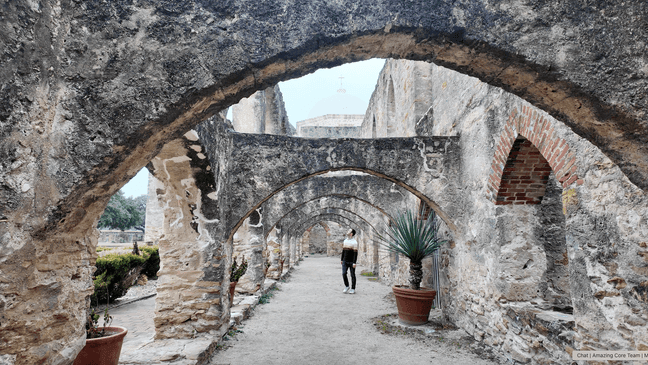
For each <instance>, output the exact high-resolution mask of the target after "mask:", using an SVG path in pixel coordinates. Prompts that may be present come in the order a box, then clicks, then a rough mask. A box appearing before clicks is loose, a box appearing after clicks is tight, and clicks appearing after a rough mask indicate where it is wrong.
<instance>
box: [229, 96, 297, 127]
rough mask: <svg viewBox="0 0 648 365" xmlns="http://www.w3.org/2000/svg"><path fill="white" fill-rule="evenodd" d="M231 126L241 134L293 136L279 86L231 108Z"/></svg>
mask: <svg viewBox="0 0 648 365" xmlns="http://www.w3.org/2000/svg"><path fill="white" fill-rule="evenodd" d="M232 125H233V126H234V130H235V131H237V132H241V133H257V134H259V133H260V134H263V133H265V134H277V135H284V136H285V135H288V136H290V135H293V134H294V132H295V129H294V127H293V126H292V125H291V124H290V123H289V122H288V115H287V114H286V108H285V105H284V101H283V95H282V94H281V90H279V85H275V86H274V87H269V88H267V89H264V90H260V91H257V92H256V93H254V94H252V95H251V96H250V97H247V98H243V99H241V101H239V102H238V104H235V105H234V106H232Z"/></svg>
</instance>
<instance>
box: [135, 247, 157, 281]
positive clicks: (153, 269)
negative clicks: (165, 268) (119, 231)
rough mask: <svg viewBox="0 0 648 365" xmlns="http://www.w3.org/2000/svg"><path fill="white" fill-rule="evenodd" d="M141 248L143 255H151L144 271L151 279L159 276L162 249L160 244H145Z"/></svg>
mask: <svg viewBox="0 0 648 365" xmlns="http://www.w3.org/2000/svg"><path fill="white" fill-rule="evenodd" d="M140 250H141V251H142V252H143V255H149V257H148V259H147V260H146V264H144V270H142V273H143V274H144V275H146V276H147V277H148V278H149V279H154V278H157V272H158V271H160V249H159V248H158V246H144V247H140Z"/></svg>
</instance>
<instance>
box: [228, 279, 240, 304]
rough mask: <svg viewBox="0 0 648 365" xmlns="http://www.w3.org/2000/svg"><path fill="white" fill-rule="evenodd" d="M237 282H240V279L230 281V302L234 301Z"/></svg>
mask: <svg viewBox="0 0 648 365" xmlns="http://www.w3.org/2000/svg"><path fill="white" fill-rule="evenodd" d="M236 283H238V281H232V282H230V287H229V293H230V304H232V301H233V300H234V289H236Z"/></svg>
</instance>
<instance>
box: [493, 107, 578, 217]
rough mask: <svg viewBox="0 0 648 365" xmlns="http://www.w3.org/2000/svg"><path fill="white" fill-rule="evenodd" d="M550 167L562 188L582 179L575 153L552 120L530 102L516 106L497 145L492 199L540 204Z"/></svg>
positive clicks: (514, 202) (511, 202)
mask: <svg viewBox="0 0 648 365" xmlns="http://www.w3.org/2000/svg"><path fill="white" fill-rule="evenodd" d="M520 137H523V138H520ZM551 170H553V171H554V173H555V175H556V178H557V179H558V181H559V182H560V183H561V184H562V186H563V188H567V187H569V186H570V185H572V184H574V183H576V184H577V185H581V184H582V183H583V180H581V179H579V177H578V175H577V174H576V155H575V154H574V152H573V151H572V150H571V149H570V147H569V144H568V143H567V141H565V140H564V139H562V138H560V137H559V136H558V135H557V134H556V132H555V130H554V128H553V125H552V123H551V121H550V120H549V119H547V117H545V116H543V115H541V114H540V113H539V112H538V111H536V110H533V109H532V108H531V107H529V106H524V107H522V112H519V110H518V109H517V108H515V109H513V111H512V112H511V114H509V119H508V121H507V122H506V126H505V127H504V131H503V132H502V135H501V136H500V139H499V141H498V143H497V147H496V149H495V156H494V158H493V163H492V164H491V174H490V176H489V179H488V195H489V199H490V200H491V201H493V202H494V203H495V204H497V205H508V204H539V203H540V202H541V200H542V196H543V195H544V191H545V187H546V183H547V180H548V177H549V174H550V173H551Z"/></svg>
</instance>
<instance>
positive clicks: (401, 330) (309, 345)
mask: <svg viewBox="0 0 648 365" xmlns="http://www.w3.org/2000/svg"><path fill="white" fill-rule="evenodd" d="M361 270H362V267H358V269H357V272H358V273H359V272H360V271H361ZM357 277H358V283H357V287H356V291H357V293H356V294H343V293H342V290H343V289H344V285H343V283H342V278H341V265H340V261H339V259H338V258H328V257H323V256H310V257H308V258H305V259H304V261H302V262H301V263H300V265H299V266H297V267H296V269H295V271H293V273H292V275H291V277H290V278H289V279H288V280H287V281H286V282H285V283H281V284H280V285H279V288H278V290H276V291H272V292H271V293H269V295H267V296H266V297H265V298H262V299H263V300H262V302H266V303H264V304H259V305H258V306H257V307H256V308H255V309H254V312H253V315H252V317H251V318H249V319H248V320H246V321H245V322H244V323H243V324H242V325H240V326H238V327H237V328H235V329H234V330H232V331H230V333H229V336H226V339H227V340H226V341H224V342H223V346H222V347H221V348H220V350H219V351H217V352H216V353H215V355H214V356H213V357H212V359H211V362H210V364H211V365H225V364H231V365H234V364H237V365H238V364H390V365H391V364H431V363H434V364H439V365H441V364H470V365H482V364H484V365H485V364H499V362H498V361H497V360H496V359H495V358H494V357H493V356H492V354H491V353H490V352H489V351H488V350H487V349H485V348H484V347H483V346H482V345H481V344H479V343H477V342H475V341H474V340H473V339H472V338H471V337H470V336H468V335H467V334H466V333H465V332H464V331H463V330H458V329H454V328H445V329H444V328H443V327H442V326H441V325H440V322H438V321H437V320H436V318H434V317H439V316H440V312H435V313H433V314H432V315H431V316H430V317H431V323H429V324H427V325H424V326H419V327H412V326H403V325H400V324H399V322H398V320H397V315H396V312H397V310H396V304H395V302H394V300H393V295H392V294H391V288H390V287H388V286H386V285H383V284H381V283H379V282H375V281H371V280H370V278H367V277H364V276H360V275H359V274H358V276H357Z"/></svg>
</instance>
